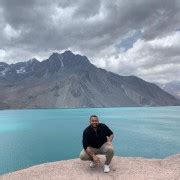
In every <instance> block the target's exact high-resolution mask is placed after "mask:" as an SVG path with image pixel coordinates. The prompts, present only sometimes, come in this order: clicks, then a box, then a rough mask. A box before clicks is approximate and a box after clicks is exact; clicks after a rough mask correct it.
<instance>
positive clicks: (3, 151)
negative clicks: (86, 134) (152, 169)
mask: <svg viewBox="0 0 180 180" xmlns="http://www.w3.org/2000/svg"><path fill="white" fill-rule="evenodd" d="M92 114H96V115H98V116H99V118H100V122H102V123H105V124H106V125H108V126H109V128H110V129H111V130H112V131H113V132H114V135H115V137H114V141H113V145H114V147H115V155H118V156H128V157H129V156H141V157H147V158H164V157H167V156H170V155H174V154H177V153H180V107H125V108H80V109H29V110H2V111H0V174H4V173H7V172H12V171H16V170H19V169H22V168H27V167H29V166H32V165H36V164H41V163H46V162H52V161H59V160H65V159H72V158H78V157H79V153H80V151H81V149H82V143H81V141H82V132H83V130H84V128H85V127H87V126H88V125H89V116H90V115H92Z"/></svg>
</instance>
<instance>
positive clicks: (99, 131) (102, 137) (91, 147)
mask: <svg viewBox="0 0 180 180" xmlns="http://www.w3.org/2000/svg"><path fill="white" fill-rule="evenodd" d="M113 137H114V135H113V132H112V131H111V130H110V129H109V128H108V127H107V126H106V125H105V124H102V123H99V119H98V117H97V116H96V115H92V116H91V117H90V125H89V126H88V127H87V128H86V129H85V130H84V132H83V140H82V143H83V148H84V149H83V150H82V151H81V153H80V159H81V160H84V161H87V160H90V161H91V163H90V167H95V166H96V164H97V163H99V162H100V158H99V157H98V156H97V154H105V155H106V161H105V164H104V172H106V173H108V172H109V171H110V167H109V165H110V163H111V160H112V158H113V156H114V148H113V146H112V140H113Z"/></svg>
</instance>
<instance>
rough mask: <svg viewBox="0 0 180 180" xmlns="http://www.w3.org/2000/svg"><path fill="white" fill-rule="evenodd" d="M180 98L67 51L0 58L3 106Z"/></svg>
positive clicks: (153, 102) (162, 102)
mask: <svg viewBox="0 0 180 180" xmlns="http://www.w3.org/2000/svg"><path fill="white" fill-rule="evenodd" d="M171 105H180V100H178V99H177V98H175V97H174V96H172V95H171V94H169V93H167V92H166V91H164V90H162V89H161V88H160V87H158V86H157V85H156V84H154V83H150V82H147V81H144V80H143V79H140V78H138V77H136V76H120V75H118V74H115V73H112V72H110V71H107V70H104V69H102V68H98V67H96V66H95V65H93V64H91V63H90V61H89V60H88V58H87V57H86V56H81V55H79V54H73V53H72V52H71V51H65V52H63V53H61V54H59V53H53V54H52V55H51V56H50V57H49V58H48V59H46V60H43V61H41V62H40V61H38V60H37V59H31V60H28V61H25V62H18V63H15V64H7V63H5V62H0V108H1V109H22V108H60V107H61V108H77V107H121V106H171Z"/></svg>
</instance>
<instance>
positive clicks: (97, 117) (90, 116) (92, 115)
mask: <svg viewBox="0 0 180 180" xmlns="http://www.w3.org/2000/svg"><path fill="white" fill-rule="evenodd" d="M92 117H95V118H97V119H99V118H98V116H96V115H91V116H90V118H89V120H91V118H92Z"/></svg>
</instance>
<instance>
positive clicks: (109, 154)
mask: <svg viewBox="0 0 180 180" xmlns="http://www.w3.org/2000/svg"><path fill="white" fill-rule="evenodd" d="M100 153H101V154H105V155H106V161H105V164H107V165H109V164H110V163H111V160H112V158H113V156H114V148H113V146H112V145H110V144H108V143H104V144H103V145H102V146H101V148H100Z"/></svg>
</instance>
